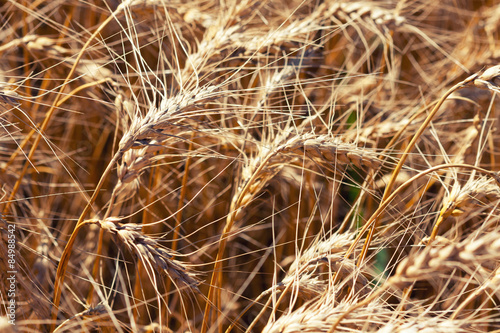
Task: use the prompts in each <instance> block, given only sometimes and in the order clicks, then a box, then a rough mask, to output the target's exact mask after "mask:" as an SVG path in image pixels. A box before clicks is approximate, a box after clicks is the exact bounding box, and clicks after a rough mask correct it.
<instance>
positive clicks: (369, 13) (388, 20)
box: [328, 1, 406, 28]
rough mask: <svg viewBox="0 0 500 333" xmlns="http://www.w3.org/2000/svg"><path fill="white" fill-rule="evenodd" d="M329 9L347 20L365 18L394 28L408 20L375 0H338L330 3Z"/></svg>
mask: <svg viewBox="0 0 500 333" xmlns="http://www.w3.org/2000/svg"><path fill="white" fill-rule="evenodd" d="M328 10H329V12H330V13H332V14H333V15H336V16H337V17H338V18H340V19H342V20H344V21H346V22H349V21H357V20H359V21H361V20H363V19H364V20H370V21H372V22H373V23H375V24H376V25H380V26H387V27H391V28H394V27H398V26H401V25H403V24H404V23H405V21H406V19H405V18H404V17H403V16H400V15H398V14H397V13H395V11H394V10H387V9H385V8H382V7H379V6H377V3H376V2H374V1H357V2H348V1H336V2H335V3H333V4H331V5H330V7H329V8H328Z"/></svg>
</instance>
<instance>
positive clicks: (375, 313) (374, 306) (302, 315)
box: [263, 295, 390, 333]
mask: <svg viewBox="0 0 500 333" xmlns="http://www.w3.org/2000/svg"><path fill="white" fill-rule="evenodd" d="M352 302H353V303H355V302H356V299H354V300H352ZM351 305H352V304H351V303H350V302H347V301H341V302H340V303H339V304H335V302H334V297H333V295H332V296H330V297H324V298H321V299H319V300H317V301H314V302H308V303H306V304H305V305H303V306H301V307H300V308H298V309H297V310H295V311H291V312H287V313H285V314H283V315H282V316H281V317H279V318H278V319H277V320H275V321H271V322H270V323H268V324H267V325H266V327H265V328H264V329H263V332H265V333H300V332H328V330H329V329H330V327H331V326H332V324H333V322H335V320H336V319H337V318H338V317H339V316H340V315H341V314H342V313H343V312H344V311H345V310H346V309H348V308H349V307H350V306H351ZM389 315H390V311H389V309H387V308H386V307H385V306H384V304H383V303H382V302H379V301H373V302H371V303H370V304H368V305H367V306H366V307H363V308H360V309H358V310H357V311H356V312H355V313H353V314H352V316H351V317H349V318H348V319H346V320H345V321H343V322H342V325H341V326H339V327H338V331H336V332H368V330H373V331H376V329H377V328H378V327H380V326H382V325H383V324H384V323H385V322H386V321H387V316H389Z"/></svg>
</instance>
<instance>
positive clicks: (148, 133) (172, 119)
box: [120, 86, 218, 152]
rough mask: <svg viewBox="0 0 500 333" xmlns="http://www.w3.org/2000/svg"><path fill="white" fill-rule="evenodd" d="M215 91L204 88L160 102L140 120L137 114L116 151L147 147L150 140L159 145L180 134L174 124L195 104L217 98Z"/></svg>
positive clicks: (185, 92) (215, 88)
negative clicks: (157, 142)
mask: <svg viewBox="0 0 500 333" xmlns="http://www.w3.org/2000/svg"><path fill="white" fill-rule="evenodd" d="M217 90H218V86H206V87H203V88H196V89H193V90H191V91H182V92H180V93H178V94H177V95H175V96H172V97H170V98H164V99H162V100H161V102H160V105H159V107H156V106H155V105H151V106H150V108H149V110H148V111H147V113H146V115H144V116H140V115H139V114H138V113H137V114H136V116H135V117H133V119H132V122H131V124H130V125H129V127H128V129H127V131H126V132H125V133H124V135H123V137H122V139H121V140H120V151H121V152H125V151H127V150H129V149H130V148H132V147H137V148H138V147H141V146H144V145H148V144H149V143H150V142H151V141H152V140H156V141H162V140H164V139H166V138H169V137H172V136H174V135H175V134H177V133H178V132H179V131H180V130H181V131H182V130H183V129H182V127H181V128H180V129H179V127H178V126H176V123H178V122H179V121H180V120H182V119H183V118H188V117H189V114H187V111H189V110H192V108H196V107H197V106H198V103H202V102H205V101H207V100H209V99H213V98H215V97H217V94H216V91H217ZM183 113H186V114H183Z"/></svg>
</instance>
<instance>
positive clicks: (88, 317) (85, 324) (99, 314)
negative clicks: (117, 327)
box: [53, 304, 113, 333]
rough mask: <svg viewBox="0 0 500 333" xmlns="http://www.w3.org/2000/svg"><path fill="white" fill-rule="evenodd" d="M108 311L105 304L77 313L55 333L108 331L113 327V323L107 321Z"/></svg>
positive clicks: (57, 328)
mask: <svg viewBox="0 0 500 333" xmlns="http://www.w3.org/2000/svg"><path fill="white" fill-rule="evenodd" d="M107 311H108V310H107V309H106V307H105V306H104V305H103V304H99V305H97V306H95V307H93V308H89V309H87V310H85V311H82V312H80V313H77V314H76V315H74V316H73V317H71V318H69V319H67V320H65V321H64V322H62V323H61V324H60V325H59V326H58V327H56V329H55V330H54V332H53V333H58V332H66V331H67V330H75V329H80V330H85V329H89V328H91V327H92V328H99V327H101V328H102V329H104V330H106V329H109V328H110V327H113V322H112V321H111V320H108V319H106V318H105V317H107V315H106V314H107Z"/></svg>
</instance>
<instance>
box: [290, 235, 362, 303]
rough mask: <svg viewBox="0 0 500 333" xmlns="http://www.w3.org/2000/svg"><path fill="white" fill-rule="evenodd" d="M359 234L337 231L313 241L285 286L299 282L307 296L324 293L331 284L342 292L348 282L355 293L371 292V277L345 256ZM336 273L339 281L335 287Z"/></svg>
mask: <svg viewBox="0 0 500 333" xmlns="http://www.w3.org/2000/svg"><path fill="white" fill-rule="evenodd" d="M355 236H356V235H355V234H353V233H344V234H333V235H332V236H330V237H329V238H328V239H326V240H323V241H319V242H315V243H313V244H312V245H311V246H310V247H309V248H308V249H307V250H306V251H305V252H304V253H302V254H301V255H300V256H299V257H297V258H296V259H295V260H294V262H293V263H292V265H291V266H290V268H289V269H288V270H287V273H286V276H285V278H284V279H283V280H282V281H281V285H283V286H285V287H286V286H287V285H289V284H298V288H297V291H298V295H299V296H300V297H301V298H304V299H312V298H314V297H317V296H320V295H322V294H323V293H324V292H325V291H326V290H327V289H328V288H329V287H332V288H333V289H334V290H335V292H338V291H340V288H342V287H343V286H345V285H347V286H349V287H350V288H352V292H353V293H354V294H358V292H360V291H362V292H363V293H366V292H368V288H367V285H368V279H367V278H366V277H365V276H364V275H363V274H362V273H361V272H360V270H359V269H358V268H357V267H356V262H355V261H354V260H351V259H344V256H345V252H346V251H347V249H348V248H349V246H350V245H351V244H352V241H353V240H354V238H355ZM334 276H337V277H336V281H338V282H339V283H338V284H337V285H336V286H331V281H332V280H333V277H334ZM293 289H295V288H293ZM293 289H292V290H293ZM363 289H365V290H363ZM329 292H332V291H329ZM339 295H340V293H339Z"/></svg>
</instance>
